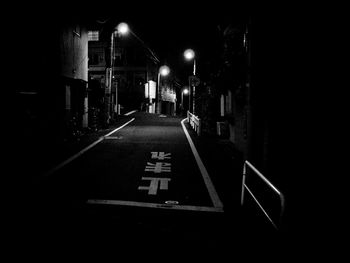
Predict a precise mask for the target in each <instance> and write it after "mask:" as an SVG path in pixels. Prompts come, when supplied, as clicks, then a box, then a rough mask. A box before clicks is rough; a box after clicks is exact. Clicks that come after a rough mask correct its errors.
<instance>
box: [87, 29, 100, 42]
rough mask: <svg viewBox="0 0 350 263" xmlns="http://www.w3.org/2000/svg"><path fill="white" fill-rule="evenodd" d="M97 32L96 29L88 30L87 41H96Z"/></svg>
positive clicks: (97, 37)
mask: <svg viewBox="0 0 350 263" xmlns="http://www.w3.org/2000/svg"><path fill="white" fill-rule="evenodd" d="M98 40H99V32H98V31H89V32H88V41H98Z"/></svg>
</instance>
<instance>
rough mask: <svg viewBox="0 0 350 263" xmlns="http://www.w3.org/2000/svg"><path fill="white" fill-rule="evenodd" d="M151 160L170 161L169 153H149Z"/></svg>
mask: <svg viewBox="0 0 350 263" xmlns="http://www.w3.org/2000/svg"><path fill="white" fill-rule="evenodd" d="M151 154H152V157H151V158H152V159H158V160H164V159H171V153H165V152H151Z"/></svg>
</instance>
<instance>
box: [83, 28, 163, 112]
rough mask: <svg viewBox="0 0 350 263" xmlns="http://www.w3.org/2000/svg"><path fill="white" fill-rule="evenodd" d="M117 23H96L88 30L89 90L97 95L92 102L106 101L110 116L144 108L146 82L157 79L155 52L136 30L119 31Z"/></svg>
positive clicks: (157, 62) (157, 64)
mask: <svg viewBox="0 0 350 263" xmlns="http://www.w3.org/2000/svg"><path fill="white" fill-rule="evenodd" d="M116 26H117V23H116V24H114V25H112V23H110V24H109V23H105V24H97V23H96V24H95V25H94V26H92V27H91V28H90V29H91V30H90V31H89V34H90V38H89V84H90V85H89V87H90V89H89V90H90V92H92V94H95V95H96V94H99V96H100V99H97V98H94V99H93V101H94V102H93V104H92V105H93V106H96V107H97V106H98V105H97V104H96V103H98V102H99V101H103V100H104V101H105V102H107V101H109V102H108V104H109V106H107V107H108V108H109V112H110V115H111V116H110V118H113V117H115V116H117V115H118V113H119V114H120V113H121V112H126V111H129V110H135V109H137V110H139V109H143V110H145V109H146V107H142V105H144V104H145V103H146V102H147V101H146V99H145V84H147V83H149V82H152V83H154V84H155V83H156V82H157V73H158V66H159V59H158V58H157V56H156V55H155V54H154V53H153V52H152V51H151V50H150V49H149V48H148V47H147V46H146V45H145V44H144V43H143V41H142V40H140V39H139V38H138V37H137V36H136V35H135V33H133V32H132V33H131V32H129V33H128V34H127V35H125V36H124V35H121V34H119V33H117V31H116V29H115V27H116ZM113 32H114V33H113ZM112 38H113V39H112ZM110 69H112V70H111V72H109V70H110ZM110 74H111V75H110ZM110 78H111V79H112V82H111V85H110V84H109V81H110ZM109 85H110V91H109ZM153 86H154V85H153ZM108 93H110V95H109V94H108ZM102 94H104V95H103V96H104V97H101V96H102ZM106 95H107V96H106ZM105 105H106V103H105ZM105 110H106V109H105Z"/></svg>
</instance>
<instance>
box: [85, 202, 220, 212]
mask: <svg viewBox="0 0 350 263" xmlns="http://www.w3.org/2000/svg"><path fill="white" fill-rule="evenodd" d="M87 203H88V204H106V205H125V206H137V207H147V208H161V209H173V210H190V211H204V212H223V209H222V207H207V206H192V205H177V204H158V203H146V202H135V201H123V200H105V199H89V200H88V201H87Z"/></svg>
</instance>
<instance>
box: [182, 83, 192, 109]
mask: <svg viewBox="0 0 350 263" xmlns="http://www.w3.org/2000/svg"><path fill="white" fill-rule="evenodd" d="M184 94H185V95H187V94H188V89H187V88H183V89H182V91H181V108H182V111H183V110H184V109H185V107H184V102H183V101H184ZM189 102H190V100H188V107H190V103H189Z"/></svg>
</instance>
